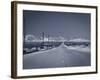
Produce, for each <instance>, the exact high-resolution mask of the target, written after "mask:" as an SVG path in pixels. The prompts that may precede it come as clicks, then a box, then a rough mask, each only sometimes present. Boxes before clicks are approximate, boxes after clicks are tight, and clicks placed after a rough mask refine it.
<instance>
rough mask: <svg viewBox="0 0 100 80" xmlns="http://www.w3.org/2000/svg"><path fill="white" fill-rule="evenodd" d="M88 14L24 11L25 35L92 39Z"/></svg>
mask: <svg viewBox="0 0 100 80" xmlns="http://www.w3.org/2000/svg"><path fill="white" fill-rule="evenodd" d="M90 18H91V15H90V14H87V13H69V12H48V11H31V10H23V25H24V26H23V27H24V35H27V34H33V35H34V36H37V37H40V36H41V33H42V32H44V33H45V34H46V35H50V36H53V37H59V36H62V37H65V38H66V39H72V38H84V39H90V30H91V29H90V26H91V25H90V24H91V23H90V20H91V19H90Z"/></svg>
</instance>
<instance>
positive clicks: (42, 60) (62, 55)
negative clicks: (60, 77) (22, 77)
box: [23, 44, 91, 69]
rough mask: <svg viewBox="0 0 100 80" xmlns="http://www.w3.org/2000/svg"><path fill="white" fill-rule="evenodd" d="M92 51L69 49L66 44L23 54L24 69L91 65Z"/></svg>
mask: <svg viewBox="0 0 100 80" xmlns="http://www.w3.org/2000/svg"><path fill="white" fill-rule="evenodd" d="M90 65H91V55H90V52H81V51H76V50H70V49H68V48H67V47H66V46H65V45H64V44H61V45H60V46H59V47H56V48H53V49H51V50H46V51H40V52H35V53H30V54H26V55H24V56H23V69H36V68H57V67H75V66H90Z"/></svg>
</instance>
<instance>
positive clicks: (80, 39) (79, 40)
mask: <svg viewBox="0 0 100 80" xmlns="http://www.w3.org/2000/svg"><path fill="white" fill-rule="evenodd" d="M69 41H71V42H90V40H86V39H82V38H76V39H71V40H69Z"/></svg>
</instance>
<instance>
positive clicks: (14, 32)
mask: <svg viewBox="0 0 100 80" xmlns="http://www.w3.org/2000/svg"><path fill="white" fill-rule="evenodd" d="M19 4H22V5H31V6H32V5H44V6H52V7H64V8H66V7H72V8H84V9H94V10H95V14H96V15H95V30H96V31H95V41H96V42H94V43H95V71H87V72H76V73H66V72H64V73H60V72H59V73H55V74H41V75H33V74H31V75H26V76H22V75H21V76H20V75H18V73H17V72H18V66H17V65H18V64H17V62H18V60H17V59H18V51H17V50H18V48H17V46H18V43H17V40H18V22H17V21H18V16H17V15H18V14H17V13H18V5H19ZM55 11H56V10H55ZM97 13H98V9H97V6H90V5H74V4H57V3H42V2H25V1H12V2H11V77H12V78H15V79H16V78H35V77H50V76H65V75H80V74H94V73H97V72H98V70H97V69H98V68H97V66H98V65H97V63H98V61H97V60H98V59H97V58H98V55H97V49H98V48H97V44H98V41H97V40H98V39H97V36H98V32H97V30H98V29H97V24H98V23H97V22H98V14H97Z"/></svg>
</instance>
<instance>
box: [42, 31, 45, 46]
mask: <svg viewBox="0 0 100 80" xmlns="http://www.w3.org/2000/svg"><path fill="white" fill-rule="evenodd" d="M44 37H45V36H44V32H42V40H43V42H42V45H43V47H44Z"/></svg>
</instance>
